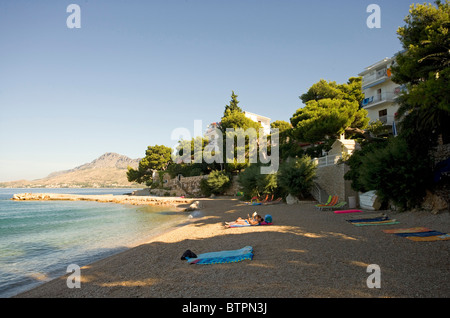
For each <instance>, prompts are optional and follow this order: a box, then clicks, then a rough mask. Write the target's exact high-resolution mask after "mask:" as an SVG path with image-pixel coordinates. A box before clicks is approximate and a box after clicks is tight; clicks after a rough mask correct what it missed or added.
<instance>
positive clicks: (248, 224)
mask: <svg viewBox="0 0 450 318" xmlns="http://www.w3.org/2000/svg"><path fill="white" fill-rule="evenodd" d="M246 222H247V221H246ZM272 224H273V223H268V222H261V223H258V224H255V225H251V224H250V223H248V222H247V224H229V225H228V227H227V228H234V227H249V226H262V225H272Z"/></svg>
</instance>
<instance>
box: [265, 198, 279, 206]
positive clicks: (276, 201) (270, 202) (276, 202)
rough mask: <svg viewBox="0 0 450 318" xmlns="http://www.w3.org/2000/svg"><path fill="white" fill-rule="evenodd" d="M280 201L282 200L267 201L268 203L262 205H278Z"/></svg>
mask: <svg viewBox="0 0 450 318" xmlns="http://www.w3.org/2000/svg"><path fill="white" fill-rule="evenodd" d="M281 200H283V198H278V199H276V200H271V201H268V202H266V203H264V205H272V204H278V203H281Z"/></svg>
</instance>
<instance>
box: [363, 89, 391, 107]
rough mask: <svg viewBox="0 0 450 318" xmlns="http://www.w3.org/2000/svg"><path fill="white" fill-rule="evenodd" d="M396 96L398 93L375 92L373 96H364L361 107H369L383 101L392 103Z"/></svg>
mask: <svg viewBox="0 0 450 318" xmlns="http://www.w3.org/2000/svg"><path fill="white" fill-rule="evenodd" d="M397 97H398V94H395V93H394V92H386V93H381V94H376V95H374V96H370V97H368V98H365V99H364V100H363V101H362V103H361V106H362V107H363V108H370V107H374V106H377V105H381V104H383V103H393V102H395V99H396V98H397Z"/></svg>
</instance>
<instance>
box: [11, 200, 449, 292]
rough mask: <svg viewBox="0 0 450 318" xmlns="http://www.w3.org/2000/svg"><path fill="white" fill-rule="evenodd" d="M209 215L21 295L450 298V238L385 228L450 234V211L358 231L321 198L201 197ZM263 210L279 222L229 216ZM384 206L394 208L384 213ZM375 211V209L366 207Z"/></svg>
mask: <svg viewBox="0 0 450 318" xmlns="http://www.w3.org/2000/svg"><path fill="white" fill-rule="evenodd" d="M201 201H202V204H203V205H204V207H203V209H202V210H201V213H202V217H200V218H193V219H191V220H190V221H189V222H185V223H183V224H180V225H176V226H174V227H173V228H171V229H170V230H168V231H166V232H164V233H161V234H159V235H157V236H156V237H153V238H151V239H150V240H149V241H147V242H146V243H143V244H140V245H138V246H136V247H133V248H130V249H127V250H126V251H123V252H120V253H118V254H115V255H112V256H109V257H107V258H105V259H102V260H99V261H96V262H94V263H92V264H89V265H87V266H84V267H83V268H82V270H81V288H75V289H69V288H68V287H67V285H66V280H67V277H68V274H67V275H64V276H62V277H59V278H56V279H54V280H51V281H49V282H46V283H44V284H42V285H40V286H38V287H35V288H33V289H31V290H29V291H26V292H23V293H20V294H18V295H16V296H13V297H14V298H22V297H25V298H26V297H33V298H36V297H37V298H40V297H45V298H57V297H62V298H72V297H73V298H84V297H94V298H103V297H104V298H115V297H146V298H147V297H150V298H196V297H203V298H217V297H218V298H231V297H233V298H242V297H244V298H249V297H250V298H254V297H261V298H324V297H325V298H328V297H332V298H335V297H337V298H343V297H345V298H347V297H350V298H353V297H357V298H378V297H392V298H404V297H423V298H428V297H431V298H433V297H449V296H450V290H449V288H448V284H447V282H448V281H449V279H450V268H448V265H447V264H445V262H442V260H445V259H449V257H450V247H449V242H450V241H438V242H412V241H409V240H407V239H405V238H401V237H397V236H395V235H391V234H386V233H383V232H382V230H384V229H391V228H394V227H397V228H404V227H414V226H427V227H430V228H432V229H434V230H439V231H443V232H447V233H449V232H450V215H449V214H448V213H441V214H438V215H432V214H430V213H427V212H423V211H419V212H404V213H399V212H393V211H387V213H388V214H389V216H390V217H391V218H396V219H397V220H399V221H400V224H398V225H383V226H373V227H355V226H353V225H351V224H349V223H348V222H346V221H345V220H346V219H347V218H349V216H350V215H343V214H334V213H333V212H331V211H318V210H317V209H315V208H314V203H309V202H303V203H300V204H297V205H286V204H284V203H283V204H278V205H269V206H249V205H246V204H245V203H243V202H241V201H239V200H238V199H236V198H230V197H218V198H214V199H202V200H201ZM253 211H257V212H258V213H259V214H261V215H262V216H264V215H266V214H271V215H272V216H273V219H274V224H273V225H271V226H259V227H248V228H235V229H226V228H225V227H224V222H225V221H231V220H234V219H236V218H237V217H239V216H241V217H245V216H246V215H247V214H251V213H252V212H253ZM383 212H385V211H383ZM365 213H367V214H369V213H373V211H372V212H365ZM248 245H250V246H252V247H253V249H254V258H253V260H251V261H249V260H247V261H242V262H238V263H232V264H216V265H189V264H187V263H186V261H182V260H180V257H181V255H182V254H183V253H184V251H186V250H187V249H190V250H191V251H193V252H194V253H196V254H199V253H200V254H201V253H205V252H212V251H220V250H230V249H239V248H242V247H244V246H248ZM370 264H378V265H379V266H380V268H381V270H382V275H381V277H382V288H379V289H377V288H375V289H373V288H368V287H367V285H366V280H367V278H368V275H369V274H368V273H367V271H366V269H367V266H368V265H370Z"/></svg>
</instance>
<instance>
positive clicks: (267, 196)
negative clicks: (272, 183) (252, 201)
mask: <svg viewBox="0 0 450 318" xmlns="http://www.w3.org/2000/svg"><path fill="white" fill-rule="evenodd" d="M268 199H269V195H268V194H267V195H266V197H265V198H264V199H263V200H261V203H266V202H267V200H268Z"/></svg>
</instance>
